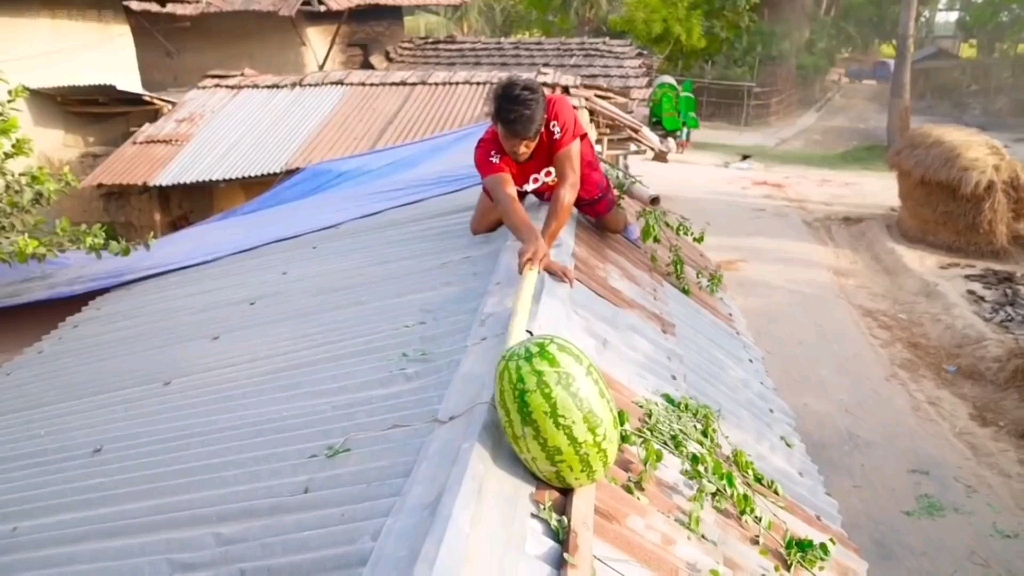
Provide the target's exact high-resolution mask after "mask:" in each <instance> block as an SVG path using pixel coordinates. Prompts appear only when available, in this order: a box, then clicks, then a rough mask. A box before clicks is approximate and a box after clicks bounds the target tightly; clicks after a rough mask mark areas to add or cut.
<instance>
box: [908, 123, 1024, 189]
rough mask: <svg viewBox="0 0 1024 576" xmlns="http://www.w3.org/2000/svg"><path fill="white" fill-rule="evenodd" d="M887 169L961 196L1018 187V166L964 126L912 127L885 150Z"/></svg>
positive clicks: (1003, 150)
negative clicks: (891, 147) (944, 188)
mask: <svg viewBox="0 0 1024 576" xmlns="http://www.w3.org/2000/svg"><path fill="white" fill-rule="evenodd" d="M888 162H889V166H890V167H891V168H892V169H893V170H896V171H897V172H900V173H902V174H904V175H906V176H909V177H910V178H913V179H915V180H920V181H924V182H932V183H935V184H942V185H947V186H952V187H954V188H955V189H956V190H958V191H959V192H960V193H961V194H992V193H993V191H994V190H997V189H998V188H1000V187H1002V186H1006V185H1011V186H1015V187H1016V186H1019V185H1020V182H1021V176H1022V168H1021V164H1020V163H1019V162H1017V161H1016V160H1014V159H1013V158H1012V157H1011V156H1010V155H1009V153H1007V151H1006V148H1005V147H1004V146H1003V144H1002V143H1000V142H999V141H998V140H995V139H993V138H990V137H989V136H986V135H985V134H984V133H982V132H981V131H980V130H976V129H974V128H967V127H965V126H942V125H927V126H921V127H920V128H914V129H912V130H911V131H910V132H908V133H907V135H906V136H904V137H903V138H902V140H900V143H899V144H898V145H897V146H896V147H895V148H893V149H892V150H890V151H889V157H888Z"/></svg>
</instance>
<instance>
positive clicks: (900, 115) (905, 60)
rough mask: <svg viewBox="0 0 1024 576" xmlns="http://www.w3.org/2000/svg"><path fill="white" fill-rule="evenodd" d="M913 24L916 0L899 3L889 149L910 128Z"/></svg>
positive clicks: (887, 126)
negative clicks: (898, 26)
mask: <svg viewBox="0 0 1024 576" xmlns="http://www.w3.org/2000/svg"><path fill="white" fill-rule="evenodd" d="M916 24H917V0H903V3H902V4H900V28H899V34H898V35H897V37H896V64H895V66H894V68H893V74H892V84H890V85H889V117H888V119H887V122H886V129H885V132H886V140H887V142H888V144H889V148H892V147H893V146H895V145H896V144H897V143H899V141H900V138H902V137H903V135H904V134H906V133H907V131H908V130H910V65H911V61H912V58H913V55H914V28H915V25H916Z"/></svg>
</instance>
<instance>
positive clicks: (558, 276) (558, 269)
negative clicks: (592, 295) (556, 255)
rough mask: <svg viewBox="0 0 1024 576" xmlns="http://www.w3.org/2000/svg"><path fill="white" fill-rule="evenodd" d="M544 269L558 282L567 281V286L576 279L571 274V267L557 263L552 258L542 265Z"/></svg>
mask: <svg viewBox="0 0 1024 576" xmlns="http://www.w3.org/2000/svg"><path fill="white" fill-rule="evenodd" d="M544 271H545V272H547V273H548V274H550V275H551V277H552V278H554V279H555V280H558V281H559V282H567V283H568V284H569V286H572V285H573V283H574V282H575V281H576V277H575V276H574V275H573V272H572V268H569V267H568V266H565V265H564V264H559V263H558V262H555V261H554V260H548V263H547V265H545V266H544Z"/></svg>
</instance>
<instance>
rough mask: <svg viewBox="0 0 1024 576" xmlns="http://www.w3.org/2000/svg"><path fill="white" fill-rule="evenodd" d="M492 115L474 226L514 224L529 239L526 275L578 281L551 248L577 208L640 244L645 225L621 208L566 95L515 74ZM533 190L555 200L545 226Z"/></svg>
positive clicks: (523, 259)
mask: <svg viewBox="0 0 1024 576" xmlns="http://www.w3.org/2000/svg"><path fill="white" fill-rule="evenodd" d="M491 121H492V122H493V125H492V126H491V127H490V128H488V129H487V132H485V133H484V135H483V137H481V138H480V141H479V142H478V143H477V145H476V153H475V155H474V160H475V163H476V169H477V171H478V172H479V173H480V178H481V179H482V180H483V193H482V194H481V195H480V199H479V200H478V201H477V205H476V210H475V211H474V212H473V217H472V219H471V220H470V223H469V229H470V231H471V232H472V233H473V234H474V235H478V234H488V233H490V232H494V231H495V230H497V229H498V228H500V227H501V226H502V224H504V225H506V226H508V228H509V230H510V231H511V232H512V234H514V235H515V237H516V238H518V239H519V241H520V242H522V243H523V245H522V248H520V250H519V272H520V273H522V271H523V270H524V269H525V268H526V266H528V265H534V266H538V267H540V268H541V269H543V270H544V271H546V272H548V273H549V274H551V275H552V276H554V277H555V278H557V279H559V280H562V281H565V282H569V283H570V284H571V283H572V281H573V276H572V271H571V269H569V268H568V267H567V266H565V265H563V264H561V263H559V262H555V261H553V260H551V259H550V247H551V246H552V245H553V244H554V243H555V240H556V239H557V238H558V234H559V233H560V232H561V231H562V228H564V227H565V225H566V223H567V222H568V221H569V217H570V216H571V215H572V209H573V207H574V206H575V207H576V209H577V210H579V212H580V213H581V214H583V215H585V216H587V217H589V218H591V219H592V220H593V221H594V223H595V224H596V225H597V227H598V228H599V229H601V230H604V231H605V232H609V233H612V234H623V235H625V236H626V238H627V239H629V240H630V241H632V242H634V243H638V242H639V237H640V232H639V228H638V227H637V226H636V225H635V224H630V223H629V221H628V219H627V218H626V213H625V211H623V210H622V208H620V207H619V205H618V196H617V194H616V192H615V189H614V188H613V187H612V185H611V182H609V181H608V177H607V176H605V174H604V170H602V169H601V161H600V160H599V159H598V157H597V151H596V150H595V149H594V144H593V142H591V141H590V137H589V136H588V135H587V132H586V129H585V128H584V126H583V123H582V122H580V120H579V117H578V116H577V115H576V110H575V109H574V108H573V107H572V103H571V102H569V99H568V98H567V97H565V96H562V95H550V96H549V95H546V94H545V93H544V88H543V87H541V85H540V83H538V82H537V81H536V80H532V79H528V78H522V77H515V76H513V77H510V78H507V79H505V80H504V81H502V82H501V83H500V84H499V85H498V86H497V87H495V90H494V94H493V101H492V112H491ZM529 194H533V195H534V196H536V197H537V198H538V199H540V200H541V201H543V202H549V203H550V204H551V206H550V208H548V214H547V218H546V219H545V220H544V226H543V227H542V228H541V229H540V230H537V228H536V227H535V226H534V225H533V222H531V221H530V217H529V216H528V215H527V213H526V210H525V208H524V207H523V204H522V202H523V200H525V199H526V196H527V195H529Z"/></svg>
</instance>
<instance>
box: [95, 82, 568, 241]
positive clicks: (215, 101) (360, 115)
mask: <svg viewBox="0 0 1024 576" xmlns="http://www.w3.org/2000/svg"><path fill="white" fill-rule="evenodd" d="M505 76H506V74H505V73H503V72H443V71H437V72H412V71H376V70H336V71H332V72H317V73H313V74H308V75H304V76H276V75H260V74H255V73H247V74H243V75H235V76H221V77H209V78H207V79H206V80H203V81H202V82H200V83H199V85H198V86H197V87H196V89H194V90H192V91H190V92H188V93H187V94H186V95H185V96H184V97H183V98H182V99H181V101H180V102H179V103H178V105H177V106H176V107H175V108H174V109H173V110H172V111H171V112H170V113H169V114H167V115H166V116H164V117H163V118H161V119H160V120H158V121H157V122H154V123H153V124H150V125H148V126H146V127H145V128H143V129H141V130H139V131H138V132H137V133H136V134H135V135H134V136H133V137H132V139H131V140H130V141H128V142H127V143H125V144H124V145H123V146H122V147H121V148H119V149H118V150H117V151H116V152H114V153H113V154H112V155H111V156H110V157H109V158H108V159H107V160H106V161H105V162H104V163H103V164H101V165H100V166H99V167H98V168H97V169H96V170H95V171H93V172H92V174H90V175H89V177H88V178H87V179H86V180H85V181H84V182H83V185H85V186H90V187H94V188H97V189H99V190H101V195H102V199H103V206H104V210H105V219H106V221H108V222H110V223H111V224H113V225H114V227H115V228H116V229H117V230H118V231H119V232H120V233H121V234H123V235H125V236H127V237H129V238H137V237H140V236H145V235H148V234H149V233H150V232H152V233H155V234H156V235H158V236H159V235H163V234H168V233H171V232H175V231H177V230H180V229H182V228H184V227H187V226H189V225H191V224H195V223H197V222H199V221H202V220H205V219H207V218H209V217H211V216H213V215H215V214H219V213H221V212H224V211H225V210H230V209H232V208H235V207H237V206H239V205H241V204H243V203H245V202H247V201H249V200H252V199H253V198H255V197H257V196H259V195H260V194H262V193H263V192H265V191H267V190H268V189H270V188H271V187H272V186H273V185H274V184H275V183H277V182H280V181H281V180H282V178H284V177H287V175H289V174H291V173H293V172H294V171H295V170H298V169H300V168H303V167H305V166H309V165H311V164H316V163H319V162H324V161H327V160H333V159H337V158H343V157H346V156H351V155H354V154H360V153H363V152H368V151H371V150H375V149H380V148H387V147H390V146H396V145H399V144H404V143H407V142H413V141H416V140H421V139H423V138H427V137H429V136H433V135H436V134H440V133H443V132H448V131H451V130H455V129H458V128H463V127H466V126H470V125H472V124H476V123H479V122H483V121H484V120H485V119H486V106H487V96H488V94H489V92H490V90H491V88H492V86H493V85H494V84H495V83H497V82H498V81H499V80H500V79H502V78H504V77H505ZM534 76H535V77H536V78H538V79H539V80H540V81H541V82H542V83H544V84H545V85H547V86H550V87H551V88H552V89H558V90H562V89H565V90H567V89H568V88H569V87H572V86H576V85H578V79H576V78H575V77H572V76H567V75H561V74H557V73H552V72H538V73H536V74H535V75H534Z"/></svg>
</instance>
